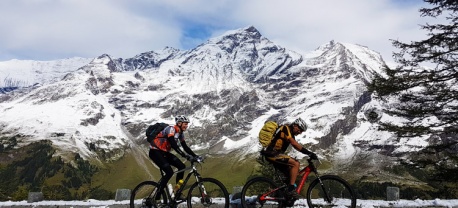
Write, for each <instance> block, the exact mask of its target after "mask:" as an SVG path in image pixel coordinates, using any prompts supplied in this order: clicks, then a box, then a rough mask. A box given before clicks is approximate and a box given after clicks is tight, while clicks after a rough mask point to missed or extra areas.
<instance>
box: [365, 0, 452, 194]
mask: <svg viewBox="0 0 458 208" xmlns="http://www.w3.org/2000/svg"><path fill="white" fill-rule="evenodd" d="M424 2H426V3H429V4H430V8H421V9H420V13H421V16H422V17H432V18H445V20H446V21H447V24H438V23H437V24H428V23H427V24H426V25H422V26H421V29H422V30H426V31H427V38H426V39H425V40H420V41H411V42H410V43H403V42H400V41H398V40H393V41H392V42H393V45H394V46H395V47H396V48H398V49H399V50H400V51H399V52H397V53H393V57H394V59H395V61H396V62H397V63H398V64H399V66H398V67H397V68H395V69H390V68H389V67H385V73H386V75H376V77H375V79H374V80H373V81H372V82H371V83H370V85H369V89H370V90H371V91H373V92H374V93H375V94H374V95H375V96H378V98H381V99H383V100H385V101H387V103H388V104H389V105H388V106H389V107H388V108H387V110H386V111H385V112H386V113H388V114H390V115H394V116H398V117H399V118H407V120H408V122H407V124H398V123H396V124H395V123H389V122H385V123H380V124H381V128H382V130H388V131H392V132H395V133H396V134H397V136H398V137H417V136H427V138H429V139H428V141H429V146H427V147H425V148H424V149H423V150H421V151H419V152H417V153H413V154H412V155H411V156H410V161H408V162H407V163H405V164H406V165H407V166H411V167H412V169H411V170H413V171H415V170H417V169H418V168H420V169H421V170H424V171H426V173H427V175H426V176H425V177H426V180H427V181H429V183H428V184H429V185H430V186H432V187H436V188H437V190H441V191H439V192H437V193H435V194H437V195H438V196H441V197H445V198H450V197H456V194H458V186H457V185H456V181H457V180H458V175H457V174H456V172H457V171H458V168H457V166H456V164H458V156H457V154H456V153H457V150H458V60H457V59H458V1H457V0H424ZM424 66H428V67H424ZM408 160H409V159H408Z"/></svg>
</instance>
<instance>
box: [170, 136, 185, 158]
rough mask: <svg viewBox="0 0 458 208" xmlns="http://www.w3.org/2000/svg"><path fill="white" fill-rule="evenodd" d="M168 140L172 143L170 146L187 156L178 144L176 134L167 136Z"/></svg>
mask: <svg viewBox="0 0 458 208" xmlns="http://www.w3.org/2000/svg"><path fill="white" fill-rule="evenodd" d="M167 140H168V141H169V143H170V146H171V147H172V148H173V149H174V150H175V151H176V152H177V153H178V154H180V155H181V156H182V157H186V154H185V153H184V152H183V151H181V149H180V147H179V146H178V144H177V142H176V140H175V137H174V136H169V137H167Z"/></svg>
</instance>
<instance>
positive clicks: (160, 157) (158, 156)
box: [149, 149, 173, 196]
mask: <svg viewBox="0 0 458 208" xmlns="http://www.w3.org/2000/svg"><path fill="white" fill-rule="evenodd" d="M167 154H170V153H168V152H164V151H162V150H156V149H151V150H150V151H149V157H150V158H151V160H153V162H154V163H155V164H156V165H157V166H158V167H159V168H160V169H162V170H163V171H164V173H165V175H164V176H163V177H162V178H161V180H160V183H159V187H158V188H159V192H158V196H160V194H162V190H164V188H165V187H166V186H167V182H169V180H170V178H172V176H173V169H172V167H171V166H170V163H169V162H168V161H167V158H166V155H167Z"/></svg>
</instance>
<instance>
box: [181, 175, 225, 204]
mask: <svg viewBox="0 0 458 208" xmlns="http://www.w3.org/2000/svg"><path fill="white" fill-rule="evenodd" d="M187 201H188V207H190V208H191V207H195V208H196V207H197V208H200V207H223V208H228V207H229V193H228V192H227V190H226V187H225V186H224V185H223V184H222V183H221V182H220V181H218V180H216V179H214V178H203V179H202V180H201V182H200V183H197V182H196V183H194V184H193V185H192V186H191V188H190V189H189V192H188V196H187Z"/></svg>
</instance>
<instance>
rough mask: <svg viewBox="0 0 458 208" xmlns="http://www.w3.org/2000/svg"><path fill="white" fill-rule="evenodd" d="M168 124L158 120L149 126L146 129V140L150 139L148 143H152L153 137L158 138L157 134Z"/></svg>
mask: <svg viewBox="0 0 458 208" xmlns="http://www.w3.org/2000/svg"><path fill="white" fill-rule="evenodd" d="M167 126H169V125H168V124H166V123H162V122H157V123H155V124H153V125H150V126H148V128H147V129H146V141H148V143H151V142H152V141H153V139H154V138H156V136H157V135H158V134H159V132H161V131H162V130H164V129H165V127H167Z"/></svg>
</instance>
